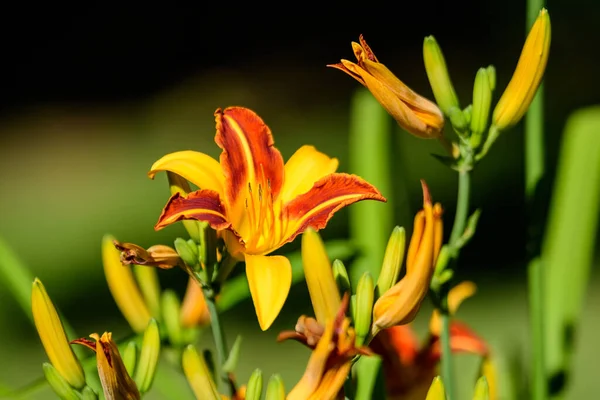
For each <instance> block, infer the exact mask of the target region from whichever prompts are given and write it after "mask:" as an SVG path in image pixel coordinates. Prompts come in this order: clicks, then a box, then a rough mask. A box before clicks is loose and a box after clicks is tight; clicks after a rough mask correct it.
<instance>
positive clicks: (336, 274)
mask: <svg viewBox="0 0 600 400" xmlns="http://www.w3.org/2000/svg"><path fill="white" fill-rule="evenodd" d="M332 269H333V279H335V283H336V285H337V287H338V290H339V292H340V296H343V295H344V294H345V293H352V286H351V285H350V277H349V276H348V271H347V270H346V267H345V266H344V263H343V262H342V261H341V260H333V266H332Z"/></svg>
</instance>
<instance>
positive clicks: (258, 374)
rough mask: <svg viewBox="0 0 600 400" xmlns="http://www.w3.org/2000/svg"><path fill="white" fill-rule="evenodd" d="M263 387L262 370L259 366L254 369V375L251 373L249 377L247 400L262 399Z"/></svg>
mask: <svg viewBox="0 0 600 400" xmlns="http://www.w3.org/2000/svg"><path fill="white" fill-rule="evenodd" d="M262 387H263V375H262V371H261V370H260V369H258V368H257V369H255V370H254V372H253V373H252V375H250V379H248V385H247V387H246V398H245V400H261V398H262Z"/></svg>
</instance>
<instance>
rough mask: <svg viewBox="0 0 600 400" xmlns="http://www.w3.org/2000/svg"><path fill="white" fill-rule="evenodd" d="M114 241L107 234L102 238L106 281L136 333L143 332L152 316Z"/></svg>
mask: <svg viewBox="0 0 600 400" xmlns="http://www.w3.org/2000/svg"><path fill="white" fill-rule="evenodd" d="M113 242H114V238H113V237H112V236H109V235H105V236H104V238H103V239H102V264H103V265H104V275H105V276H106V282H107V283H108V288H109V289H110V292H111V294H112V296H113V298H114V299H115V303H117V306H118V307H119V310H121V313H122V314H123V316H124V317H125V319H126V320H127V322H129V325H131V328H132V329H133V330H134V331H135V332H136V333H141V332H143V331H144V330H145V329H146V327H147V326H148V322H149V321H150V318H152V317H151V315H150V311H149V310H148V307H147V306H146V303H145V302H144V298H143V297H142V294H141V293H140V289H139V287H138V286H137V284H136V282H135V279H134V278H133V273H132V272H131V269H130V268H129V267H128V266H124V265H123V264H122V262H121V259H120V252H119V250H117V249H116V248H115V247H114V245H113Z"/></svg>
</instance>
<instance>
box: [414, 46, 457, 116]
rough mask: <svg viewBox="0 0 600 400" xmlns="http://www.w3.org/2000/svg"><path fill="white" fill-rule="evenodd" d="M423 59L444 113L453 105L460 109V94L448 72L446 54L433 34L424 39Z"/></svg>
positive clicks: (430, 82)
mask: <svg viewBox="0 0 600 400" xmlns="http://www.w3.org/2000/svg"><path fill="white" fill-rule="evenodd" d="M423 60H424V61H425V71H426V72H427V78H429V84H430V85H431V89H432V90H433V95H434V96H435V101H437V103H438V105H439V106H440V108H441V109H442V111H443V112H444V114H446V115H448V113H449V111H450V109H451V108H452V107H456V108H459V109H460V104H459V103H458V96H456V92H455V91H454V86H452V81H451V80H450V75H449V74H448V67H446V60H445V59H444V54H443V53H442V49H440V46H439V45H438V43H437V41H436V40H435V38H434V37H433V36H427V37H426V38H425V40H424V41H423Z"/></svg>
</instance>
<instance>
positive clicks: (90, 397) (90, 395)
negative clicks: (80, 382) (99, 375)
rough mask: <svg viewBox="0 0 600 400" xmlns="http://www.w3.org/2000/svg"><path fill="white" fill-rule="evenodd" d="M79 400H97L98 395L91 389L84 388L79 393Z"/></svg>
mask: <svg viewBox="0 0 600 400" xmlns="http://www.w3.org/2000/svg"><path fill="white" fill-rule="evenodd" d="M80 400H98V395H97V394H96V392H94V390H93V389H92V388H91V387H89V386H86V387H84V388H83V390H82V391H81V398H80Z"/></svg>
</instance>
